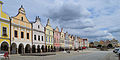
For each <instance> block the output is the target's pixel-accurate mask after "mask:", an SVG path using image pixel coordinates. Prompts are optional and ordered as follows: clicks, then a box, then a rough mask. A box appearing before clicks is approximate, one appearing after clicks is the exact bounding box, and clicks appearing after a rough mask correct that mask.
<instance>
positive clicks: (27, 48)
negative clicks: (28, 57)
mask: <svg viewBox="0 0 120 60" xmlns="http://www.w3.org/2000/svg"><path fill="white" fill-rule="evenodd" d="M25 53H30V45H29V44H27V45H26V47H25Z"/></svg>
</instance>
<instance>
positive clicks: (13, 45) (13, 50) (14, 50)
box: [11, 43, 17, 54]
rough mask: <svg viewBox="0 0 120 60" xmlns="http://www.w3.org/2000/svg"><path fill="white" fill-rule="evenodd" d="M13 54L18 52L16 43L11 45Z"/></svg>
mask: <svg viewBox="0 0 120 60" xmlns="http://www.w3.org/2000/svg"><path fill="white" fill-rule="evenodd" d="M11 54H17V45H16V43H12V45H11Z"/></svg>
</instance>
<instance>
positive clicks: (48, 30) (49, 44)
mask: <svg viewBox="0 0 120 60" xmlns="http://www.w3.org/2000/svg"><path fill="white" fill-rule="evenodd" d="M45 41H46V51H47V52H50V51H53V48H54V47H53V41H54V40H53V28H52V27H51V26H50V21H49V19H48V21H47V25H46V27H45Z"/></svg>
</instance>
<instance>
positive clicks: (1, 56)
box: [0, 51, 9, 60]
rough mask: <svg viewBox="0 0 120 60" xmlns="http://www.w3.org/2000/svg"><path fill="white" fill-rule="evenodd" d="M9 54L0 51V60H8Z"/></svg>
mask: <svg viewBox="0 0 120 60" xmlns="http://www.w3.org/2000/svg"><path fill="white" fill-rule="evenodd" d="M8 59H9V54H8V52H6V51H0V60H8Z"/></svg>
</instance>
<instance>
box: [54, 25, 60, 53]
mask: <svg viewBox="0 0 120 60" xmlns="http://www.w3.org/2000/svg"><path fill="white" fill-rule="evenodd" d="M59 41H60V32H59V28H58V27H56V28H55V30H54V47H55V50H57V51H59V49H60V42H59Z"/></svg>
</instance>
